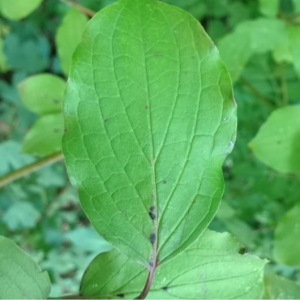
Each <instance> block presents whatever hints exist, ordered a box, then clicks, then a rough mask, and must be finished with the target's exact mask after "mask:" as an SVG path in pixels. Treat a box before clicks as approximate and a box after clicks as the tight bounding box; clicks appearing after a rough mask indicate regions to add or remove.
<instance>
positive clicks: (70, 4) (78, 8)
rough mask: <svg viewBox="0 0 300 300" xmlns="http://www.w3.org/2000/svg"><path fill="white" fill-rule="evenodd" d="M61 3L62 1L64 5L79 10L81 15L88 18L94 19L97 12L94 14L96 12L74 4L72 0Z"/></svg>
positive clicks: (64, 0) (62, 0) (63, 0)
mask: <svg viewBox="0 0 300 300" xmlns="http://www.w3.org/2000/svg"><path fill="white" fill-rule="evenodd" d="M60 1H61V2H62V3H64V4H66V5H68V6H70V7H74V8H75V9H77V10H78V11H79V12H81V13H83V14H85V15H87V16H88V17H91V18H92V17H93V16H94V15H95V12H94V11H92V10H90V9H88V8H86V7H84V6H82V5H80V4H79V3H76V2H74V1H72V0H60Z"/></svg>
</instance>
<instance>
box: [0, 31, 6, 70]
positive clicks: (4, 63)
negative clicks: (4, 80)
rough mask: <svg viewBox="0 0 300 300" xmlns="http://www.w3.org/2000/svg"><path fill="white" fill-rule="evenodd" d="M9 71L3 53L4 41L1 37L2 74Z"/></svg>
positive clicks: (0, 58)
mask: <svg viewBox="0 0 300 300" xmlns="http://www.w3.org/2000/svg"><path fill="white" fill-rule="evenodd" d="M0 34H1V25H0ZM5 71H7V65H6V57H5V54H4V51H3V40H2V37H1V35H0V72H5Z"/></svg>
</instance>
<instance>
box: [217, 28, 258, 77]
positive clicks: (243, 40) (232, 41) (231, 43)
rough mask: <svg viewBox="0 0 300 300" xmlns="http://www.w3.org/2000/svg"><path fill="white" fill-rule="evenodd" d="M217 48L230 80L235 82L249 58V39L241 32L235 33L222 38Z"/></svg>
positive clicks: (250, 52)
mask: <svg viewBox="0 0 300 300" xmlns="http://www.w3.org/2000/svg"><path fill="white" fill-rule="evenodd" d="M218 47H219V50H220V54H221V57H222V59H223V60H224V63H225V65H226V67H227V68H228V71H229V72H230V76H231V79H232V81H233V82H235V81H236V80H237V79H238V78H239V76H240V74H241V73H242V71H243V69H244V67H245V65H246V63H247V61H248V60H249V58H250V57H251V54H252V51H251V47H250V37H249V35H248V34H245V33H244V32H243V31H236V32H234V33H232V34H229V35H227V36H225V37H224V38H222V39H221V40H220V42H219V44H218Z"/></svg>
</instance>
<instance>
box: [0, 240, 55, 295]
mask: <svg viewBox="0 0 300 300" xmlns="http://www.w3.org/2000/svg"><path fill="white" fill-rule="evenodd" d="M0 246H1V247H0V248H1V253H0V257H1V259H0V274H1V276H0V283H1V284H0V295H1V298H3V299H5V298H7V299H47V297H48V296H49V293H50V280H49V277H48V274H47V273H46V272H42V271H41V270H40V268H39V267H38V265H37V264H36V263H35V262H34V261H33V260H32V259H31V258H30V257H29V256H28V255H27V254H26V253H25V252H23V251H22V250H21V249H20V248H19V247H18V246H17V245H16V244H15V243H14V242H13V241H11V240H9V239H7V238H5V237H2V236H0Z"/></svg>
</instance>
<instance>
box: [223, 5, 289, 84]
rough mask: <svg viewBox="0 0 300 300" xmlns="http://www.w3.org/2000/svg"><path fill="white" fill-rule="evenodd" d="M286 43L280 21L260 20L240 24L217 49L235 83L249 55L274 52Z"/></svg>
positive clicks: (283, 27)
mask: <svg viewBox="0 0 300 300" xmlns="http://www.w3.org/2000/svg"><path fill="white" fill-rule="evenodd" d="M270 1H271V0H270ZM287 43H288V41H287V30H286V26H285V24H284V23H283V22H282V21H280V20H277V19H265V18H260V19H256V20H251V21H245V22H243V23H240V24H239V25H238V26H237V27H236V29H235V31H234V32H233V33H231V34H229V35H227V36H225V37H224V38H223V39H221V41H220V43H219V49H220V53H221V57H222V59H223V60H224V62H225V65H226V66H227V67H228V70H229V72H230V74H231V77H232V80H233V81H236V80H237V79H238V78H239V76H240V74H241V72H242V71H243V69H244V67H245V65H246V63H247V62H248V60H249V58H250V57H251V55H253V54H256V53H265V52H268V51H274V50H276V49H277V48H278V47H281V46H282V45H283V44H287Z"/></svg>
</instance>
